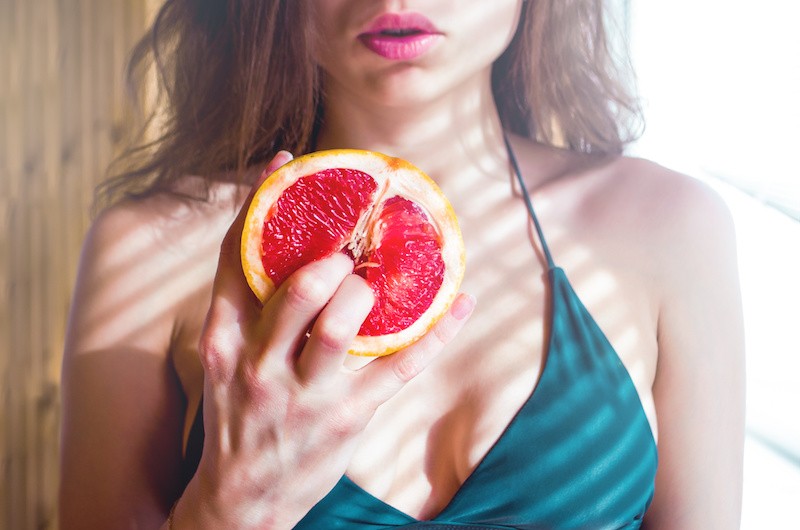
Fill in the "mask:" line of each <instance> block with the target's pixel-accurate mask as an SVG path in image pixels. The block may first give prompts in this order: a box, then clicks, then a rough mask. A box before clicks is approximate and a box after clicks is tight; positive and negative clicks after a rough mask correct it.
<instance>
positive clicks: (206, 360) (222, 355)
mask: <svg viewBox="0 0 800 530" xmlns="http://www.w3.org/2000/svg"><path fill="white" fill-rule="evenodd" d="M222 344H223V341H222V340H221V337H220V336H219V334H218V333H214V332H208V331H207V332H204V333H203V335H202V336H201V337H200V344H199V348H198V350H199V356H200V363H201V364H202V366H203V370H204V371H205V373H206V375H207V377H209V379H210V380H211V381H221V380H224V379H225V378H226V376H227V374H228V373H229V372H230V362H229V361H228V358H229V354H228V352H227V351H226V348H225V347H224V346H223V345H222Z"/></svg>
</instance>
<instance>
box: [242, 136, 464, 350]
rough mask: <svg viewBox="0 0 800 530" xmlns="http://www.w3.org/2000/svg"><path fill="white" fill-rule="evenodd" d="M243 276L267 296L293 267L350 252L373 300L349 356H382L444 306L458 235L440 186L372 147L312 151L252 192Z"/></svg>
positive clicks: (454, 280) (460, 268) (459, 270)
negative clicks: (367, 149) (369, 287)
mask: <svg viewBox="0 0 800 530" xmlns="http://www.w3.org/2000/svg"><path fill="white" fill-rule="evenodd" d="M241 252H242V268H243V270H244V274H245V277H246V278H247V283H248V284H249V285H250V288H251V289H252V290H253V292H254V293H255V294H256V296H257V297H258V298H259V299H260V300H261V301H262V302H264V301H266V300H267V299H268V298H269V297H270V296H272V294H273V293H274V292H275V290H276V289H277V287H278V286H279V285H280V284H281V282H283V281H284V280H285V279H286V278H287V277H288V276H289V275H290V274H291V273H292V272H294V271H295V270H297V269H298V268H300V267H301V266H302V265H305V264H306V263H310V262H312V261H314V260H317V259H321V258H323V257H325V256H328V255H330V254H332V253H334V252H344V253H346V254H347V255H349V256H350V257H351V258H353V261H354V262H355V272H356V273H357V274H359V275H361V276H362V277H363V278H364V279H365V280H366V281H367V282H368V283H369V285H370V286H371V287H372V290H373V292H374V293H375V304H374V306H373V308H372V311H371V312H370V314H369V316H367V319H366V320H365V322H364V323H363V325H362V326H361V329H360V330H359V333H358V336H357V337H356V339H355V342H354V343H353V345H352V346H351V348H350V350H349V353H351V354H354V355H372V356H375V355H387V354H390V353H393V352H395V351H397V350H399V349H400V348H403V347H405V346H407V345H409V344H411V343H413V342H415V341H416V340H418V339H419V338H420V337H422V336H423V335H424V334H425V332H426V331H428V330H429V329H430V328H431V327H432V326H433V325H434V324H435V323H436V322H437V321H438V320H439V318H440V317H441V316H442V315H443V314H444V313H445V312H446V311H447V310H448V308H449V307H450V305H451V304H452V302H453V300H454V298H455V296H456V294H457V292H458V288H459V285H460V284H461V279H462V278H463V276H464V262H465V259H464V242H463V240H462V237H461V230H460V228H459V226H458V220H457V219H456V215H455V213H454V212H453V208H452V207H451V205H450V203H449V202H448V200H447V198H446V197H445V196H444V194H443V193H442V191H441V190H440V189H439V187H438V186H437V185H436V183H434V182H433V181H432V180H431V179H430V178H429V177H428V176H427V175H425V173H423V172H422V171H421V170H420V169H418V168H416V167H415V166H413V165H412V164H410V163H409V162H406V161H405V160H402V159H399V158H392V157H389V156H386V155H383V154H380V153H376V152H373V151H361V150H354V149H335V150H330V151H318V152H315V153H310V154H307V155H304V156H301V157H299V158H296V159H294V160H292V161H291V162H289V163H287V164H286V165H284V166H282V167H281V168H279V169H278V170H277V171H275V172H274V173H273V174H272V175H270V176H269V178H267V180H265V181H264V183H263V184H262V185H261V186H260V187H259V189H258V190H257V191H256V193H255V195H254V197H253V201H252V203H251V204H250V208H249V210H248V212H247V217H246V219H245V224H244V229H243V232H242V249H241Z"/></svg>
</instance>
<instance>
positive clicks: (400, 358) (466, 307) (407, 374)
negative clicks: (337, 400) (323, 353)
mask: <svg viewBox="0 0 800 530" xmlns="http://www.w3.org/2000/svg"><path fill="white" fill-rule="evenodd" d="M474 308H475V299H474V298H473V297H472V296H470V295H466V294H463V293H462V294H460V295H458V296H457V297H456V299H455V301H454V302H453V305H452V306H451V307H450V311H448V312H447V313H446V314H445V315H444V316H443V317H442V318H441V319H440V320H439V322H437V323H436V325H435V326H434V327H433V328H431V330H430V331H428V333H426V334H425V335H424V336H423V337H422V338H421V339H420V340H418V341H417V342H415V343H414V344H412V345H411V346H409V347H407V348H405V349H403V350H400V351H399V352H397V353H395V354H393V355H390V356H387V357H381V358H379V359H375V361H373V362H371V363H369V364H368V365H367V366H365V367H364V368H362V369H361V370H359V373H358V377H360V378H362V380H361V382H360V386H361V391H362V392H364V395H365V399H366V400H368V401H369V402H371V403H372V404H373V406H374V407H375V408H377V407H378V406H380V405H381V404H382V403H384V402H385V401H387V400H388V399H389V398H391V397H392V396H394V395H395V394H396V393H397V392H399V391H400V389H401V388H403V386H405V384H406V383H408V382H409V381H411V380H412V379H413V378H414V377H416V376H417V375H419V374H420V372H422V371H423V370H424V369H425V367H427V366H428V365H429V364H430V363H431V361H433V360H434V359H435V358H436V357H437V356H438V355H439V353H441V351H442V350H443V349H444V347H445V346H446V345H447V344H449V343H450V341H452V340H453V339H454V338H455V337H456V335H457V334H458V332H459V331H460V330H461V328H462V327H463V325H464V323H465V322H466V321H467V320H468V318H469V316H470V315H471V314H472V310H473V309H474Z"/></svg>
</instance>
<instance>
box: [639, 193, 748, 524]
mask: <svg viewBox="0 0 800 530" xmlns="http://www.w3.org/2000/svg"><path fill="white" fill-rule="evenodd" d="M662 204H665V205H666V206H665V207H666V208H668V209H670V210H671V212H670V213H668V214H666V215H664V216H663V217H662V221H664V222H663V226H662V228H661V229H660V230H659V233H660V237H659V238H658V243H660V245H661V249H660V251H659V257H660V264H659V273H658V277H659V278H660V284H661V285H660V299H661V304H660V310H659V322H658V344H659V353H658V365H657V372H656V378H655V382H654V387H653V392H654V399H655V404H656V411H657V415H658V424H659V442H658V455H659V468H658V473H657V477H656V493H655V498H654V500H653V504H652V506H651V508H650V510H649V511H648V515H647V517H646V519H645V522H646V524H647V527H648V528H669V529H673V528H674V529H678V528H681V529H682V528H708V529H712V528H738V527H739V518H740V511H741V489H742V453H743V444H744V339H743V323H742V313H741V300H740V294H739V281H738V269H737V257H736V245H735V236H734V230H733V223H732V220H731V217H730V214H729V212H728V210H727V208H726V206H725V205H724V203H723V202H722V200H721V199H720V198H719V197H718V196H717V195H716V194H714V193H713V192H711V191H710V190H709V189H707V188H705V186H703V185H701V184H699V183H698V182H695V181H693V180H691V179H685V178H684V179H681V178H678V179H676V181H675V183H674V186H673V187H672V188H671V189H670V190H669V191H668V193H667V194H666V196H665V197H663V198H662Z"/></svg>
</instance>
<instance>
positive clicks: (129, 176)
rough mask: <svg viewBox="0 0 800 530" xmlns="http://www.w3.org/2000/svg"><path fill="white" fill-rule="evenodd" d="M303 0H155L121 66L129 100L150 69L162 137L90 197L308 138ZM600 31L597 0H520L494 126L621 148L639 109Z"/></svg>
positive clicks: (237, 164) (160, 184)
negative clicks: (157, 5)
mask: <svg viewBox="0 0 800 530" xmlns="http://www.w3.org/2000/svg"><path fill="white" fill-rule="evenodd" d="M308 9H309V8H308V0H227V1H221V0H166V2H165V3H164V5H163V6H162V7H161V9H160V10H159V12H158V14H157V16H156V18H155V20H154V22H153V24H152V26H151V28H150V30H149V31H148V33H147V34H146V35H145V37H144V38H142V39H141V41H140V42H139V43H138V44H137V46H136V47H135V48H134V50H133V54H132V56H131V60H130V63H129V67H128V81H129V86H130V87H131V90H132V92H133V95H134V100H136V99H137V98H138V99H139V100H141V92H137V90H140V91H141V90H142V87H144V86H146V84H147V72H148V70H149V69H150V68H151V67H153V68H154V69H155V72H156V73H157V80H158V96H159V100H158V102H157V103H156V104H155V105H150V107H151V113H150V114H149V116H148V117H147V119H146V120H145V122H144V124H145V126H146V125H147V123H149V122H151V121H152V120H153V119H155V117H156V114H155V111H154V110H152V109H153V108H156V109H158V110H159V112H161V114H160V115H159V119H160V120H161V123H160V124H159V136H158V137H157V138H155V139H154V140H150V141H144V140H142V138H144V136H143V135H141V136H140V137H139V140H138V143H134V146H133V147H132V148H130V149H129V150H127V151H126V152H125V153H124V154H123V155H122V156H121V157H120V158H119V159H118V160H117V161H116V162H115V163H114V164H112V166H111V169H110V172H111V173H112V175H115V176H113V177H111V178H110V179H108V180H107V181H106V182H105V183H104V184H103V185H102V186H101V187H100V188H99V190H98V199H99V201H100V202H109V201H111V200H113V199H115V198H117V197H119V196H120V195H128V196H142V195H147V194H149V193H152V192H154V191H174V183H175V182H176V181H177V179H179V178H180V177H181V176H183V175H190V174H193V175H200V176H203V177H204V178H205V179H206V182H207V183H209V182H210V181H212V180H214V179H215V178H220V177H219V175H223V174H226V175H231V174H233V175H239V176H240V177H241V175H242V174H243V173H244V170H245V169H246V168H248V167H250V166H253V165H260V164H264V163H266V161H267V160H268V159H269V158H270V157H271V156H272V155H273V154H274V152H275V151H277V150H279V149H287V150H289V151H291V152H294V153H303V152H305V151H306V150H308V149H309V148H310V146H311V145H312V142H313V137H314V133H315V126H316V123H317V118H318V116H319V115H320V104H321V102H320V90H321V88H320V86H321V82H322V79H321V75H320V73H319V71H318V68H317V67H316V66H315V65H314V61H313V59H312V57H311V55H310V53H311V52H310V50H311V46H310V44H311V39H312V38H313V35H312V34H311V30H310V29H308V25H303V24H297V23H296V21H297V20H307V18H306V17H307V16H308V13H307V10H308ZM287 28H292V29H291V30H288V29H287ZM298 28H300V29H298ZM304 28H305V29H304ZM608 40H609V39H608V35H607V31H606V20H605V14H604V9H603V2H602V1H601V0H528V1H526V2H525V3H524V4H523V11H522V19H521V21H520V24H519V27H518V29H517V32H516V34H515V36H514V38H513V40H512V42H511V44H510V45H509V47H508V49H507V50H506V51H505V52H504V53H503V55H502V56H501V57H500V58H499V59H498V60H497V61H496V63H495V65H494V67H493V72H492V74H493V75H492V78H493V90H494V93H495V99H496V101H497V106H498V109H499V112H500V117H501V120H502V121H503V124H504V126H505V127H506V128H507V129H508V130H511V131H513V132H516V133H517V134H521V135H523V136H527V137H530V138H533V139H536V140H538V141H540V142H543V143H547V144H551V145H558V146H561V147H566V148H569V149H573V150H578V151H583V152H600V153H618V152H621V150H622V148H623V147H624V145H625V144H626V143H627V142H628V141H630V140H632V139H634V138H635V136H636V134H635V131H636V128H635V125H634V126H631V124H635V123H637V121H636V120H637V118H639V116H640V112H639V108H638V106H637V104H636V100H635V98H634V97H633V96H632V95H631V94H630V93H629V91H628V89H627V85H626V83H625V82H626V81H627V80H629V79H630V77H629V76H626V75H625V72H624V71H622V70H624V69H625V67H626V66H627V63H626V62H625V61H624V60H623V61H619V60H615V58H614V57H613V56H612V53H611V48H610V47H609V42H608ZM620 68H622V70H620ZM144 129H145V128H144V127H143V128H142V130H144ZM215 175H216V177H215ZM194 195H196V196H197V197H196V198H204V197H203V193H201V192H200V193H195V194H194Z"/></svg>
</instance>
